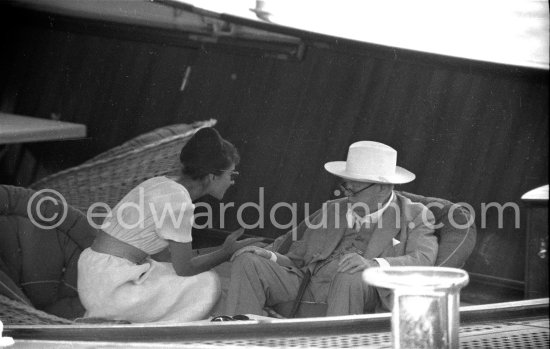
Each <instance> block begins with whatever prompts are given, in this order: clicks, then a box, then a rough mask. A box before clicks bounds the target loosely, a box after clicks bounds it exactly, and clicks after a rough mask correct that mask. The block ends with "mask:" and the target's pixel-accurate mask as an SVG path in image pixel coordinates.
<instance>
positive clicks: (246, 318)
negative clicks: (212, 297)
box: [210, 315, 250, 322]
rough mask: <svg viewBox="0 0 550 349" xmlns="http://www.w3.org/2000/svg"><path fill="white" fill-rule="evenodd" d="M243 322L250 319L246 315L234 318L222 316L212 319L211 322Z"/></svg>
mask: <svg viewBox="0 0 550 349" xmlns="http://www.w3.org/2000/svg"><path fill="white" fill-rule="evenodd" d="M242 320H250V318H249V317H248V316H246V315H234V316H228V315H220V316H216V317H214V318H212V320H210V321H214V322H221V321H242Z"/></svg>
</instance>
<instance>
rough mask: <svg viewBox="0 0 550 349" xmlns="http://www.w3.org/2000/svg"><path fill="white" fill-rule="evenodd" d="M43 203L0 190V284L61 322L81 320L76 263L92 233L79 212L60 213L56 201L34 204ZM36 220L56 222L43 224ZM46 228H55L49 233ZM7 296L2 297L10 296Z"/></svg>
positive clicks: (21, 191) (19, 191)
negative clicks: (1, 282) (52, 226)
mask: <svg viewBox="0 0 550 349" xmlns="http://www.w3.org/2000/svg"><path fill="white" fill-rule="evenodd" d="M42 198H46V196H45V194H42V193H37V192H34V191H32V190H29V189H25V188H21V187H14V186H6V185H0V259H1V260H2V261H3V263H2V265H3V267H2V271H3V274H4V276H3V278H2V280H4V284H5V285H7V286H6V289H9V290H11V291H14V290H16V289H19V290H20V291H22V293H24V296H26V297H27V298H28V300H29V301H30V303H32V304H33V305H34V306H35V307H36V308H37V309H40V310H45V311H48V312H51V313H52V314H55V315H58V316H62V317H66V318H75V317H78V316H82V314H83V313H84V309H83V307H82V305H81V304H80V301H79V300H78V293H77V291H76V280H77V262H78V257H79V256H80V252H81V251H82V250H83V249H84V248H86V247H88V246H90V245H91V243H92V241H93V239H94V237H95V234H96V230H95V229H94V228H93V227H91V226H90V225H89V224H88V222H87V220H86V217H85V216H84V215H83V214H82V213H80V211H77V210H76V209H74V208H72V207H70V206H69V207H66V211H65V209H64V208H63V207H64V206H63V205H61V204H60V202H59V201H57V202H52V201H50V200H43V201H42V202H41V204H40V205H39V204H38V203H40V199H42ZM64 212H66V215H65V214H64ZM40 217H44V218H46V219H47V218H49V217H56V219H54V220H53V221H52V222H47V221H46V220H44V219H40ZM48 223H49V224H56V225H57V227H55V228H54V229H51V228H49V227H48ZM39 225H42V226H43V227H40V226H39ZM50 227H51V225H50ZM7 278H9V280H11V283H10V282H9V281H6V279H7ZM14 285H15V288H14ZM6 293H12V292H9V291H7V292H6ZM6 293H2V294H4V295H7V296H8V297H9V295H8V294H6ZM12 296H13V295H12ZM10 298H12V299H14V298H13V297H10Z"/></svg>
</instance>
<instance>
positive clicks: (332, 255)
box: [226, 141, 438, 316]
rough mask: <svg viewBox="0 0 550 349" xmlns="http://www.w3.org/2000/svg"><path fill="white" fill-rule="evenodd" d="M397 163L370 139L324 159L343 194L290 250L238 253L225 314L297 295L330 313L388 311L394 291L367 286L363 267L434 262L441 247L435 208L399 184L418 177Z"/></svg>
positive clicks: (303, 227)
mask: <svg viewBox="0 0 550 349" xmlns="http://www.w3.org/2000/svg"><path fill="white" fill-rule="evenodd" d="M396 164H397V152H396V151H395V150H394V149H393V148H391V147H389V146H387V145H385V144H382V143H378V142H371V141H362V142H357V143H354V144H352V145H351V146H350V148H349V151H348V156H347V160H346V161H334V162H329V163H327V164H325V169H326V170H327V171H328V172H330V173H331V174H333V175H336V176H338V177H340V178H342V179H343V180H344V182H343V183H342V184H341V188H342V190H343V191H344V194H345V198H343V199H337V200H333V201H328V202H327V203H325V205H323V208H322V209H321V210H319V211H317V212H315V213H314V214H313V215H311V216H310V217H308V218H307V219H306V220H305V221H304V222H302V223H301V224H300V226H299V227H298V228H297V229H296V231H293V232H292V233H293V234H294V237H297V240H296V241H293V242H292V244H291V246H290V248H289V250H288V252H287V253H286V254H280V253H276V252H272V251H270V250H268V249H264V248H260V247H256V246H248V247H245V248H243V249H241V250H239V251H237V252H236V253H235V254H234V255H233V265H232V269H231V282H230V286H229V291H228V296H227V309H226V310H227V313H228V314H258V315H261V314H262V310H263V308H264V306H266V305H267V306H273V305H276V304H280V303H285V302H291V301H293V300H295V299H296V298H297V297H299V298H301V299H302V300H303V301H311V302H315V303H326V305H327V311H326V315H327V316H333V315H347V314H362V313H365V312H374V311H380V310H388V309H390V308H391V294H390V292H389V291H388V290H384V289H377V288H375V287H373V286H370V285H367V284H365V283H364V281H363V279H362V271H363V270H365V269H367V268H375V267H383V268H386V267H391V266H431V265H434V262H435V260H436V256H437V249H438V244H437V239H436V237H435V235H434V228H433V224H434V217H433V215H432V213H431V212H430V210H429V209H428V208H427V207H426V206H424V205H422V204H420V203H417V202H412V201H411V200H409V199H408V198H405V197H404V196H402V195H400V194H399V193H397V192H394V190H393V189H394V185H395V184H402V183H407V182H410V181H412V180H414V178H415V175H414V174H413V173H411V172H409V171H407V170H405V169H403V168H401V167H399V166H397V165H396ZM276 242H277V241H276ZM276 245H277V244H275V247H277V246H276ZM274 250H275V249H274Z"/></svg>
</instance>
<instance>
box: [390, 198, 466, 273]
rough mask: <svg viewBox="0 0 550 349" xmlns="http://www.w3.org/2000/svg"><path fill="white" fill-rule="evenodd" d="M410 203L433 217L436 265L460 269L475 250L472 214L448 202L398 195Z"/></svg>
mask: <svg viewBox="0 0 550 349" xmlns="http://www.w3.org/2000/svg"><path fill="white" fill-rule="evenodd" d="M400 194H402V195H403V196H405V197H407V198H409V199H411V201H415V202H420V203H422V204H424V205H425V206H427V207H428V208H429V209H430V211H432V213H433V214H434V217H435V223H436V230H435V235H436V236H437V240H438V243H439V251H438V253H437V259H436V261H435V265H436V266H439V267H450V268H461V267H463V266H464V264H465V263H466V260H467V259H468V257H469V256H470V254H471V253H472V251H473V250H474V246H475V243H476V228H475V225H474V220H473V215H472V214H471V213H470V212H469V211H468V210H467V209H466V208H465V207H463V206H460V205H457V204H454V203H452V202H450V201H448V200H444V199H439V198H434V197H425V196H421V195H416V194H411V193H407V192H400Z"/></svg>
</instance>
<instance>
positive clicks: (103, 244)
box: [91, 230, 149, 264]
mask: <svg viewBox="0 0 550 349" xmlns="http://www.w3.org/2000/svg"><path fill="white" fill-rule="evenodd" d="M91 249H92V250H94V251H96V252H99V253H105V254H110V255H111V256H115V257H120V258H124V259H127V260H129V261H130V262H132V263H135V264H143V263H145V260H146V259H147V257H149V255H148V254H147V253H145V252H143V251H142V250H140V249H139V248H137V247H134V246H132V245H130V244H128V243H126V242H124V241H122V240H119V239H117V238H115V237H113V236H111V235H109V234H107V233H106V232H104V231H101V230H99V231H98V235H97V236H96V238H95V240H94V243H93V244H92V246H91Z"/></svg>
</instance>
